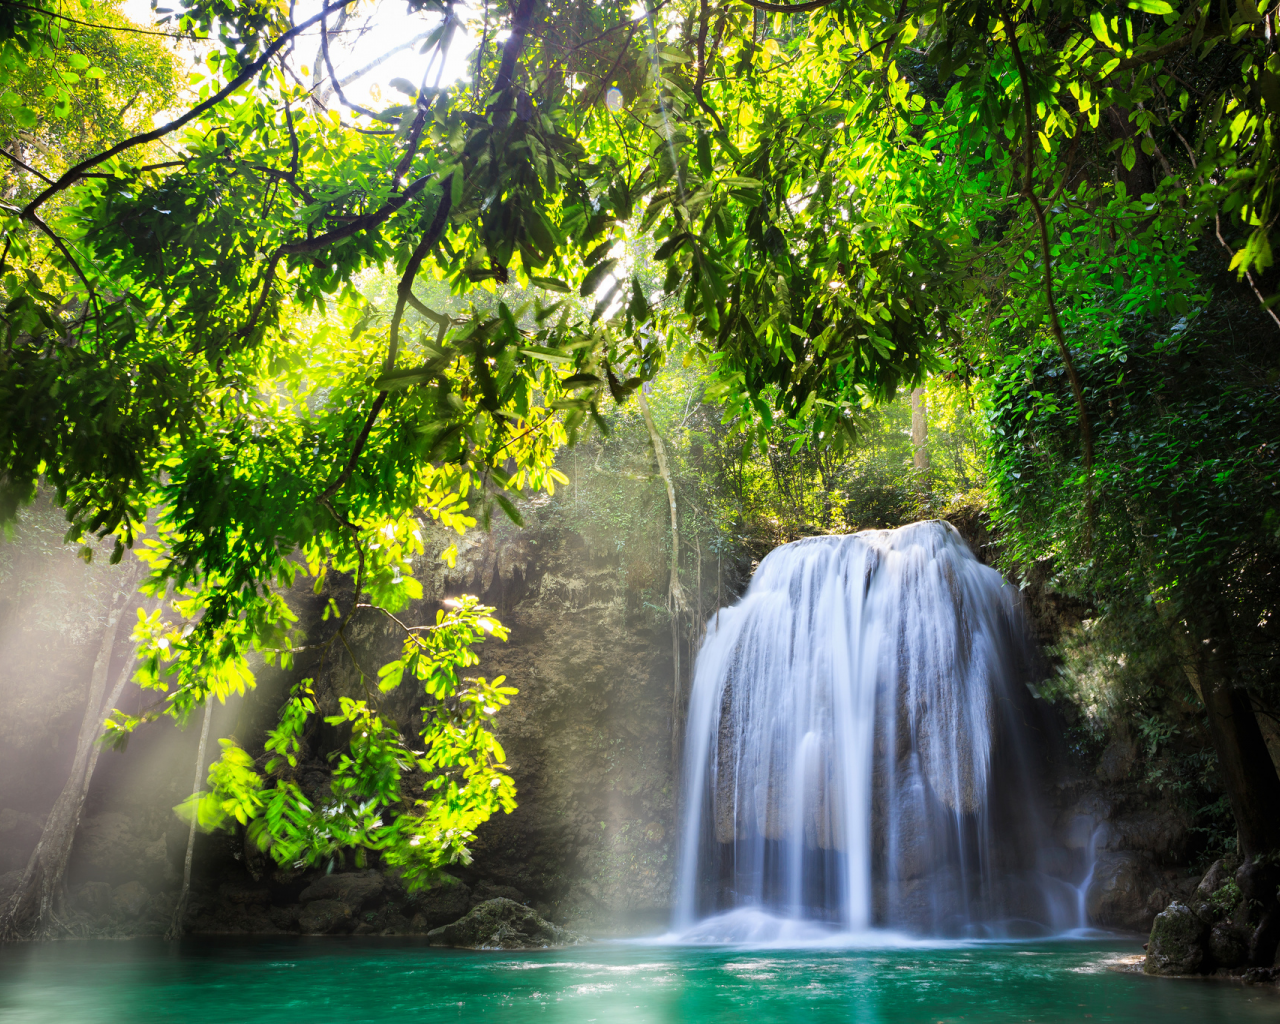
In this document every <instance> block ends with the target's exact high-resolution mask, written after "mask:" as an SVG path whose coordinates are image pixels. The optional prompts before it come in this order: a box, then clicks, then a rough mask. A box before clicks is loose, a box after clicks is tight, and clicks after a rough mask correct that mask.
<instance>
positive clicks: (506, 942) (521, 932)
mask: <svg viewBox="0 0 1280 1024" xmlns="http://www.w3.org/2000/svg"><path fill="white" fill-rule="evenodd" d="M427 938H428V939H429V940H430V941H431V945H433V946H453V947H455V948H458V949H546V948H548V947H549V946H572V945H576V944H577V943H579V942H581V941H583V940H582V938H581V936H578V935H575V934H574V933H573V932H571V931H568V930H566V929H564V928H561V927H559V926H558V925H554V924H552V923H551V922H550V921H547V920H546V919H545V918H543V917H540V916H539V915H538V913H537V911H535V910H533V909H531V908H530V907H526V906H522V905H521V904H519V903H517V902H516V901H515V900H509V899H504V898H502V897H499V898H498V899H492V900H486V901H485V902H484V903H480V904H478V905H477V906H475V907H473V908H472V909H471V911H470V912H469V913H468V914H467V915H466V916H465V917H463V918H461V919H460V920H457V921H454V922H453V924H447V925H445V926H444V927H442V928H434V929H432V930H431V931H429V932H427Z"/></svg>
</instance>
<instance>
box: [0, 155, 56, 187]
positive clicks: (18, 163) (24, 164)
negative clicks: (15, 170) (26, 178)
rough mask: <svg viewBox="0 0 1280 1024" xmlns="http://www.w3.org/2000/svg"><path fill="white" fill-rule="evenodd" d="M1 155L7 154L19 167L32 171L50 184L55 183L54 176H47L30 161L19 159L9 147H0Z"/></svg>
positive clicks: (31, 172)
mask: <svg viewBox="0 0 1280 1024" xmlns="http://www.w3.org/2000/svg"><path fill="white" fill-rule="evenodd" d="M0 156H7V157H8V158H9V159H10V160H12V161H13V162H14V163H15V164H17V165H18V166H19V167H21V168H22V169H23V170H24V171H27V172H28V173H30V174H34V175H35V176H36V177H37V178H39V179H40V180H41V181H44V182H47V183H48V184H50V185H52V184H53V179H52V178H49V177H46V176H45V175H43V174H41V173H40V172H39V171H37V170H36V169H35V168H34V167H32V166H31V165H30V164H28V163H24V162H23V161H21V160H19V159H18V158H17V157H16V156H14V155H13V154H12V153H10V152H9V151H8V150H7V149H0Z"/></svg>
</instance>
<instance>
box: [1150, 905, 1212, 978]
mask: <svg viewBox="0 0 1280 1024" xmlns="http://www.w3.org/2000/svg"><path fill="white" fill-rule="evenodd" d="M1208 933H1209V928H1208V926H1207V925H1206V924H1205V923H1204V922H1203V921H1202V920H1201V919H1200V918H1199V917H1198V916H1197V915H1196V913H1195V912H1194V911H1193V910H1192V909H1191V908H1190V907H1188V906H1186V905H1185V904H1182V903H1170V904H1169V906H1168V907H1167V908H1166V909H1165V910H1164V911H1163V912H1161V913H1159V914H1157V915H1156V920H1155V923H1154V924H1153V925H1152V926H1151V938H1150V940H1149V942H1148V944H1147V960H1146V963H1145V964H1143V966H1142V970H1143V971H1144V972H1145V973H1146V974H1196V973H1199V971H1200V969H1201V968H1202V967H1203V966H1204V962H1205V949H1204V947H1205V940H1206V939H1207V937H1208Z"/></svg>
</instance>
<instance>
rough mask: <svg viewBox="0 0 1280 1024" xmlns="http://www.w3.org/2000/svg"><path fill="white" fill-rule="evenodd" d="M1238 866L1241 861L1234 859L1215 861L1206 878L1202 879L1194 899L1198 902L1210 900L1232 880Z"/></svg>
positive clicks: (1224, 858) (1205, 875)
mask: <svg viewBox="0 0 1280 1024" xmlns="http://www.w3.org/2000/svg"><path fill="white" fill-rule="evenodd" d="M1238 865H1239V861H1238V860H1237V859H1236V858H1234V857H1231V858H1227V857H1223V858H1222V859H1221V860H1215V861H1214V862H1213V863H1212V864H1211V865H1210V866H1209V870H1208V871H1206V872H1205V873H1204V877H1203V878H1202V879H1200V884H1199V885H1198V886H1196V892H1195V896H1194V897H1193V899H1194V900H1195V901H1196V902H1201V901H1204V900H1208V899H1209V897H1210V896H1212V895H1213V894H1214V893H1215V892H1217V891H1218V890H1219V889H1221V888H1222V886H1223V885H1224V884H1225V883H1226V882H1228V881H1230V880H1231V878H1232V876H1234V875H1235V872H1236V868H1237V866H1238Z"/></svg>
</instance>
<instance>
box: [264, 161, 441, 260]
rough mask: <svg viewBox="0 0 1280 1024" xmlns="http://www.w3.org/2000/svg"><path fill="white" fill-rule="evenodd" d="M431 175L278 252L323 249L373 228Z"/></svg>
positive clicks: (424, 176) (286, 243)
mask: <svg viewBox="0 0 1280 1024" xmlns="http://www.w3.org/2000/svg"><path fill="white" fill-rule="evenodd" d="M433 177H434V175H432V174H424V175H423V176H422V177H421V178H419V179H418V180H417V181H415V182H414V183H413V184H412V185H410V186H409V187H408V188H406V189H405V190H404V191H403V192H401V193H400V194H399V195H396V196H392V197H391V198H390V199H388V200H387V201H386V203H384V204H383V205H382V206H381V207H380V208H379V209H377V210H375V211H374V212H373V213H366V214H364V215H363V216H361V217H357V218H355V220H353V221H351V222H350V223H348V224H344V225H343V226H342V227H340V228H334V230H332V231H328V232H326V233H325V234H323V235H317V236H316V237H315V238H300V239H298V241H296V242H285V243H284V244H283V245H281V246H280V252H282V253H283V254H285V255H286V256H297V255H300V254H302V253H308V252H315V251H316V250H317V249H323V248H324V247H325V246H326V245H331V244H333V243H334V242H341V241H342V240H343V239H344V238H350V237H351V236H352V235H354V234H357V233H358V232H361V231H366V230H368V229H370V228H375V227H377V226H378V225H379V224H381V223H382V222H383V221H384V220H386V219H387V218H388V217H390V216H391V215H392V214H393V213H395V212H396V211H397V210H399V209H400V208H401V207H402V206H404V204H405V203H407V202H408V201H409V200H410V199H412V198H413V197H414V196H416V195H417V194H418V193H419V192H421V191H422V190H423V189H424V188H426V186H427V183H428V182H429V181H431V179H432V178H433Z"/></svg>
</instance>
